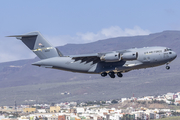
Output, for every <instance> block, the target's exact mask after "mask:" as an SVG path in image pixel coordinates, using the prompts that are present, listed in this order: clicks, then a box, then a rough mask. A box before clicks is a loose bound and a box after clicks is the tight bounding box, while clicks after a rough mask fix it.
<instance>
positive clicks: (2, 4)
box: [0, 0, 180, 62]
mask: <svg viewBox="0 0 180 120" xmlns="http://www.w3.org/2000/svg"><path fill="white" fill-rule="evenodd" d="M179 5H180V1H178V0H172V1H169V0H146V1H145V0H126V1H125V0H124V1H123V0H111V1H110V0H96V1H95V0H76V1H75V0H74V1H70V0H69V1H68V0H64V1H63V0H53V1H52V0H51V1H50V0H29V1H27V0H14V1H13V0H1V1H0V45H1V47H0V62H6V61H13V60H19V59H29V58H33V57H35V55H34V54H33V53H32V52H31V51H30V50H28V48H26V46H24V45H23V43H21V41H18V40H16V39H14V38H6V37H4V36H8V35H15V34H24V33H27V32H31V31H40V32H41V33H42V34H43V35H44V36H45V38H47V39H48V41H50V42H51V43H52V44H54V45H55V46H59V45H65V44H67V43H77V44H78V43H88V42H93V41H96V40H99V39H106V38H110V37H118V36H135V35H148V34H150V33H155V32H162V31H164V30H180V7H179Z"/></svg>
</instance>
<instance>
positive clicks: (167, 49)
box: [164, 48, 172, 52]
mask: <svg viewBox="0 0 180 120" xmlns="http://www.w3.org/2000/svg"><path fill="white" fill-rule="evenodd" d="M166 51H172V49H170V48H166V49H164V52H166Z"/></svg>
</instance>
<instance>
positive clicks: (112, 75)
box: [108, 72, 116, 78]
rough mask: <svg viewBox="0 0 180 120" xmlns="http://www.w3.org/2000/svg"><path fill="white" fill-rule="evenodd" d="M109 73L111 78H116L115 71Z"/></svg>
mask: <svg viewBox="0 0 180 120" xmlns="http://www.w3.org/2000/svg"><path fill="white" fill-rule="evenodd" d="M108 74H109V76H110V77H111V78H115V77H116V76H115V75H114V72H109V73H108Z"/></svg>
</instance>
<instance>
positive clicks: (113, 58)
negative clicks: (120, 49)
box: [100, 53, 121, 62]
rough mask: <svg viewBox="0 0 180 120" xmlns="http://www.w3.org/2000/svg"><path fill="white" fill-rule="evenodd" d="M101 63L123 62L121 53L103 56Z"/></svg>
mask: <svg viewBox="0 0 180 120" xmlns="http://www.w3.org/2000/svg"><path fill="white" fill-rule="evenodd" d="M100 59H101V61H105V62H118V61H120V60H121V56H120V53H108V54H105V55H103V56H101V58H100Z"/></svg>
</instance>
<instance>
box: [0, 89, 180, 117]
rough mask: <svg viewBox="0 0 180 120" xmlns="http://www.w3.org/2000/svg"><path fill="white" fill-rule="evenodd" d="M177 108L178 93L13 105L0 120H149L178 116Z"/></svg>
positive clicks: (1, 109) (0, 113)
mask: <svg viewBox="0 0 180 120" xmlns="http://www.w3.org/2000/svg"><path fill="white" fill-rule="evenodd" d="M26 101H29V103H30V101H35V100H26ZM179 104H180V92H177V93H167V94H164V95H159V96H143V97H138V98H136V97H134V96H133V97H131V98H121V99H117V100H108V101H103V100H102V101H87V102H81V103H80V102H79V103H78V102H62V103H56V104H55V103H52V104H37V103H36V104H26V105H16V102H15V105H14V106H1V107H0V120H151V119H160V118H168V117H169V118H170V117H172V116H180V106H179ZM179 119H180V118H179Z"/></svg>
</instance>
